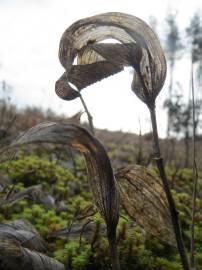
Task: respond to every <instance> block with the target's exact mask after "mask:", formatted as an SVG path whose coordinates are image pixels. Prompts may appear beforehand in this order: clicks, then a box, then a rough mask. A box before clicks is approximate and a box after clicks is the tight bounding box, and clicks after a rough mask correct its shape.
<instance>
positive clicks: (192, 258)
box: [190, 62, 198, 270]
mask: <svg viewBox="0 0 202 270" xmlns="http://www.w3.org/2000/svg"><path fill="white" fill-rule="evenodd" d="M191 92H192V107H193V108H192V119H193V194H192V214H191V240H190V264H191V268H192V269H193V270H194V269H195V254H194V253H195V213H196V193H197V182H198V169H197V164H196V125H195V118H196V117H195V95H194V79H193V62H192V64H191Z"/></svg>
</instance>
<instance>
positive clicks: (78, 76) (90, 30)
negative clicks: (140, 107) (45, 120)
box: [56, 12, 166, 106]
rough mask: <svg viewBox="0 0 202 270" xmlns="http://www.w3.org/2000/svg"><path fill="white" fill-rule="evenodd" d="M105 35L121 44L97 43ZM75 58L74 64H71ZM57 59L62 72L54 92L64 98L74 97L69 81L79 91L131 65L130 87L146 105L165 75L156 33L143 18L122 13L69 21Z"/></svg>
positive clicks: (161, 52) (163, 61)
mask: <svg viewBox="0 0 202 270" xmlns="http://www.w3.org/2000/svg"><path fill="white" fill-rule="evenodd" d="M109 38H113V39H116V40H117V42H120V43H121V44H118V43H111V44H110V43H107V44H103V43H99V42H101V41H103V40H105V39H109ZM76 57H77V65H73V62H74V60H75V59H76ZM59 59H60V62H61V64H62V66H63V67H64V68H65V69H66V72H65V73H64V74H63V76H62V77H61V78H60V79H59V80H58V81H57V82H56V93H57V94H58V96H59V97H61V98H63V99H66V100H71V99H74V98H76V97H77V96H76V93H75V92H74V91H76V90H75V89H74V88H73V87H72V86H71V85H70V83H72V84H74V85H75V87H76V88H77V90H79V91H80V90H82V89H83V88H85V87H86V86H88V85H90V84H92V83H95V82H97V81H99V80H101V79H104V78H106V77H108V76H110V75H113V74H115V73H117V72H120V71H121V70H123V68H124V66H132V67H133V68H134V77H133V82H132V90H133V91H134V92H135V94H136V95H137V96H138V97H139V98H140V99H141V100H142V101H143V102H145V103H146V104H147V105H148V106H149V105H151V104H153V103H154V101H155V98H156V96H157V95H158V93H159V91H160V90H161V88H162V86H163V84H164V81H165V77H166V61H165V56H164V53H163V51H162V48H161V46H160V43H159V41H158V38H157V36H156V35H155V33H154V32H153V31H152V29H151V28H150V27H149V26H148V25H147V24H146V23H145V22H144V21H142V20H141V19H139V18H137V17H135V16H132V15H128V14H124V13H116V12H111V13H105V14H100V15H96V16H93V17H89V18H85V19H82V20H79V21H77V22H75V23H74V24H72V25H71V26H70V27H69V28H67V30H66V31H65V32H64V34H63V36H62V38H61V40H60V47H59ZM79 91H77V95H79Z"/></svg>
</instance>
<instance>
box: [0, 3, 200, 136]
mask: <svg viewBox="0 0 202 270" xmlns="http://www.w3.org/2000/svg"><path fill="white" fill-rule="evenodd" d="M201 8H202V0H194V1H191V0H181V1H180V0H178V1H176V0H153V1H149V0H141V1H137V0H0V80H6V81H7V82H8V84H10V85H11V86H12V87H13V92H12V102H13V103H16V104H18V106H21V107H22V106H25V105H36V106H42V107H43V108H48V107H49V108H51V109H52V110H55V111H57V112H58V113H62V112H63V113H65V114H66V115H69V116H70V115H72V114H74V113H76V112H77V111H79V110H81V109H82V106H81V103H80V101H79V100H74V101H71V102H66V101H63V100H60V99H59V98H58V97H57V96H56V94H55V90H54V87H55V81H56V80H57V79H58V78H59V77H60V76H61V74H62V73H63V68H62V66H61V65H60V63H59V60H58V46H59V40H60V37H61V35H62V33H63V32H64V30H65V29H66V28H67V27H68V26H70V25H71V24H72V23H73V22H75V21H76V20H78V19H81V18H85V17H88V16H92V15H95V14H99V13H103V12H109V11H117V12H125V13H130V14H132V15H135V16H137V17H140V18H141V19H143V20H145V21H146V22H148V21H149V16H150V15H153V16H155V17H156V18H157V20H158V25H159V26H160V27H161V33H162V34H163V31H162V29H163V27H164V26H165V16H166V15H167V14H168V11H169V10H172V11H174V12H176V14H177V20H178V22H179V24H180V28H181V29H183V28H185V27H186V26H187V25H188V24H189V20H190V17H191V16H192V15H193V13H194V11H196V10H198V11H199V10H201ZM185 63H186V60H185ZM184 72H185V71H183V73H184ZM186 72H188V71H186ZM187 74H188V73H187ZM185 79H188V78H187V76H186V78H185ZM131 80H132V74H131V72H130V70H129V69H127V70H125V71H124V72H122V73H120V74H118V75H115V76H113V77H110V78H108V79H106V80H103V81H102V82H100V83H97V84H94V85H92V86H90V87H88V88H86V89H84V90H83V91H82V93H83V97H84V99H85V100H86V102H87V105H88V107H89V110H90V112H91V113H92V115H93V116H94V124H95V126H97V127H99V128H107V129H111V130H120V129H121V130H124V131H132V132H139V124H138V118H140V120H141V126H142V129H143V132H149V131H150V122H149V117H148V116H149V115H148V111H147V108H146V106H145V105H144V104H142V103H141V102H140V101H139V100H138V99H137V97H136V96H135V95H134V94H133V93H132V91H131V89H130V85H131ZM166 93H167V87H164V89H163V90H162V92H161V94H160V96H159V98H158V103H157V105H158V109H157V112H158V113H159V116H158V122H159V124H160V134H161V136H163V135H164V131H165V128H164V127H165V124H166V114H165V112H162V110H161V106H162V101H163V99H164V97H165V96H166Z"/></svg>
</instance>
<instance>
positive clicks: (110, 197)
mask: <svg viewBox="0 0 202 270" xmlns="http://www.w3.org/2000/svg"><path fill="white" fill-rule="evenodd" d="M28 143H53V144H62V145H67V146H71V147H73V148H76V149H78V150H79V151H80V152H82V153H83V154H84V156H85V159H86V164H87V170H88V176H89V181H90V186H91V190H92V193H93V197H94V201H95V204H96V206H97V208H98V210H99V212H100V214H101V215H102V217H103V218H104V219H105V221H106V224H107V229H108V236H110V235H111V234H114V233H115V230H116V226H117V223H118V218H119V198H118V194H117V189H116V182H115V179H114V175H113V171H112V168H111V163H110V160H109V158H108V156H107V154H106V151H105V149H104V147H103V145H102V144H101V143H100V142H99V141H98V140H97V139H96V138H95V137H94V136H93V135H91V134H90V133H89V132H88V131H87V130H86V129H84V128H82V127H80V126H77V125H73V124H66V125H65V124H57V123H52V122H46V123H41V124H39V125H36V126H34V127H33V128H31V129H29V130H28V131H27V132H25V133H24V134H23V135H22V136H20V137H19V138H18V139H17V140H16V141H14V142H13V143H12V145H11V146H9V147H8V148H6V149H4V150H2V154H3V153H5V152H6V151H7V150H9V149H10V148H13V147H14V148H15V147H19V146H20V145H23V144H28Z"/></svg>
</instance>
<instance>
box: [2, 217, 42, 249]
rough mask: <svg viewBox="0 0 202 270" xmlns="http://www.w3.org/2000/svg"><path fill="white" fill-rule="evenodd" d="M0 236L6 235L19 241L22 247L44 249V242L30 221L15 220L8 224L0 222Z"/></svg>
mask: <svg viewBox="0 0 202 270" xmlns="http://www.w3.org/2000/svg"><path fill="white" fill-rule="evenodd" d="M0 237H6V238H9V239H13V240H15V241H17V242H19V243H20V244H21V245H22V246H23V247H26V248H29V249H32V250H35V251H40V252H42V251H45V243H44V241H43V239H42V238H41V236H40V235H39V233H38V232H37V231H36V230H35V228H34V227H33V226H32V224H31V223H29V222H28V221H26V222H25V221H24V220H16V221H14V222H10V223H8V224H0Z"/></svg>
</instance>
